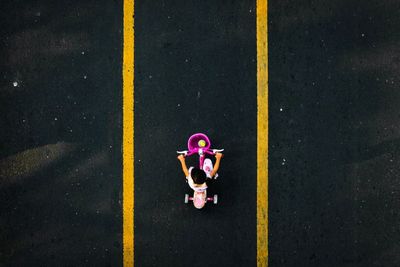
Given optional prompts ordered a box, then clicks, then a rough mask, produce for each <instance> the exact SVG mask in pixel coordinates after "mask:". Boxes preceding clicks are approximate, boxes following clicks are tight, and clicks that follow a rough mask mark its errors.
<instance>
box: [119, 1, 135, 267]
mask: <svg viewBox="0 0 400 267" xmlns="http://www.w3.org/2000/svg"><path fill="white" fill-rule="evenodd" d="M133 15H134V0H124V21H123V23H124V26H123V27H124V41H123V42H124V44H123V64H122V84H123V96H122V98H123V100H122V101H123V106H122V110H123V114H122V115H123V141H122V144H123V145H122V150H123V152H122V155H123V178H122V179H123V182H122V186H123V196H122V199H123V200H122V205H123V206H122V207H123V222H122V223H123V230H122V231H123V237H122V239H123V241H122V242H123V266H124V267H133V266H134V256H135V255H134V236H135V235H134V117H133V116H134V104H133V103H134V102H133V99H134V48H135V45H134V18H133Z"/></svg>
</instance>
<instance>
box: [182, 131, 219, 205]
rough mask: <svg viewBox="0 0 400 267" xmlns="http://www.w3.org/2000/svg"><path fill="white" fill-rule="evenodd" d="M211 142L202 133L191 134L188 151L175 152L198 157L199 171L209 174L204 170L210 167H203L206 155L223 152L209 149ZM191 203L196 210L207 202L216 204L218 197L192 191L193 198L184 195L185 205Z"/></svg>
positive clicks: (204, 192)
mask: <svg viewBox="0 0 400 267" xmlns="http://www.w3.org/2000/svg"><path fill="white" fill-rule="evenodd" d="M210 146H211V142H210V139H209V138H208V137H207V136H206V135H205V134H202V133H196V134H193V135H192V136H191V137H190V138H189V140H188V150H184V151H177V153H178V154H181V155H184V156H185V157H186V156H191V155H193V154H196V153H197V154H198V155H199V169H201V170H204V171H205V172H209V171H210V170H207V169H205V168H210V166H205V164H204V160H205V158H206V154H208V155H215V153H217V152H222V151H224V150H223V149H210ZM189 200H190V201H193V205H194V206H195V207H196V208H197V209H201V208H203V207H204V205H205V204H206V203H207V201H212V202H213V203H214V204H217V203H218V195H214V196H213V197H207V191H206V190H205V191H203V192H197V191H194V193H193V197H189V194H185V203H189Z"/></svg>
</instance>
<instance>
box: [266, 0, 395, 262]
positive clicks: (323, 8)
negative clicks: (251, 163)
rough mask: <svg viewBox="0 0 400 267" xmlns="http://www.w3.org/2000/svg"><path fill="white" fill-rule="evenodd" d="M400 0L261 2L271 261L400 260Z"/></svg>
mask: <svg viewBox="0 0 400 267" xmlns="http://www.w3.org/2000/svg"><path fill="white" fill-rule="evenodd" d="M399 8H400V3H399V2H398V1H368V2H362V3H361V2H359V1H305V2H304V1H302V2H293V1H270V3H269V60H270V64H269V74H270V75H269V77H270V86H269V88H270V148H269V151H270V162H269V165H270V176H269V177H270V179H269V181H270V202H269V203H270V205H269V206H270V213H269V214H270V239H269V243H270V264H271V266H353V267H354V266H360V267H361V266H393V267H394V266H400V257H399V255H400V253H399V252H400V246H399V242H398V240H399V238H400V229H399V227H398V222H399V219H400V218H399V212H398V211H399V207H400V201H399V199H400V190H399V186H400V176H399V174H400V171H399V159H400V158H399V152H400V145H399V144H400V142H399V137H400V128H399V125H400V124H399V118H400V111H399V109H398V103H400V102H399V100H400V91H399V82H400V80H399V75H398V73H399V70H400V69H399V58H400V54H399V48H398V44H399V40H400V17H399V16H398V11H399ZM281 108H282V111H280V109H281Z"/></svg>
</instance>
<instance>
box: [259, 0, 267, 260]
mask: <svg viewBox="0 0 400 267" xmlns="http://www.w3.org/2000/svg"><path fill="white" fill-rule="evenodd" d="M267 6H268V1H267V0H257V13H256V14H257V15H256V16H257V17H256V27H257V266H258V267H266V266H268V16H267V13H268V7H267Z"/></svg>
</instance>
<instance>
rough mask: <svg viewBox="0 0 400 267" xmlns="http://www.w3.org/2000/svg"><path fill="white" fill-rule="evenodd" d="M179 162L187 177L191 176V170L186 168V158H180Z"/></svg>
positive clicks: (180, 156)
mask: <svg viewBox="0 0 400 267" xmlns="http://www.w3.org/2000/svg"><path fill="white" fill-rule="evenodd" d="M178 160H179V161H180V162H181V167H182V171H183V173H184V174H185V177H188V176H189V170H188V168H187V166H186V162H185V157H184V156H183V155H179V156H178Z"/></svg>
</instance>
